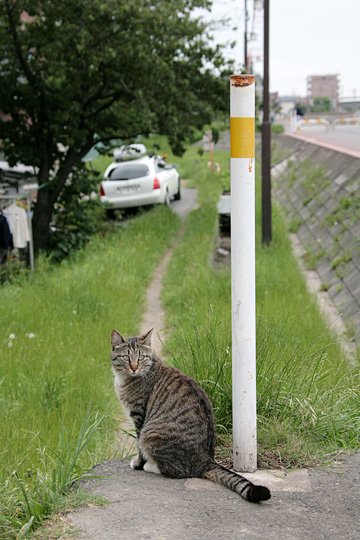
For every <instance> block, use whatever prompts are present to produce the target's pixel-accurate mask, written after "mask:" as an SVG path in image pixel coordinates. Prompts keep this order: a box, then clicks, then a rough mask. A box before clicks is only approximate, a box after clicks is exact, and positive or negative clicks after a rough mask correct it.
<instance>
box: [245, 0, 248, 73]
mask: <svg viewBox="0 0 360 540" xmlns="http://www.w3.org/2000/svg"><path fill="white" fill-rule="evenodd" d="M247 24H248V10H247V0H245V31H244V66H245V71H246V73H248V72H249V66H248V31H247Z"/></svg>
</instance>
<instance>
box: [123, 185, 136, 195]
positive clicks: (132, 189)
mask: <svg viewBox="0 0 360 540" xmlns="http://www.w3.org/2000/svg"><path fill="white" fill-rule="evenodd" d="M139 187H140V186H127V187H122V188H118V192H119V193H120V195H131V194H133V193H136V192H137V191H139Z"/></svg>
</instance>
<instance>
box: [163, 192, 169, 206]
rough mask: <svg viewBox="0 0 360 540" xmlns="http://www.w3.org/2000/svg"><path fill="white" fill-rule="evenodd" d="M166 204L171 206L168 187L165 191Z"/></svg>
mask: <svg viewBox="0 0 360 540" xmlns="http://www.w3.org/2000/svg"><path fill="white" fill-rule="evenodd" d="M164 204H165V206H170V195H169V190H168V189H167V190H166V191H165V199H164Z"/></svg>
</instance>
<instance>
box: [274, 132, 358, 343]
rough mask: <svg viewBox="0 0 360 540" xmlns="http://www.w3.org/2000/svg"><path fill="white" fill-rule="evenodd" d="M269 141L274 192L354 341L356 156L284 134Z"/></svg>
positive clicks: (309, 263)
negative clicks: (274, 158)
mask: <svg viewBox="0 0 360 540" xmlns="http://www.w3.org/2000/svg"><path fill="white" fill-rule="evenodd" d="M273 145H274V154H275V155H276V154H277V155H278V157H279V159H280V162H279V163H278V164H277V166H276V167H275V168H274V169H273V180H274V194H275V197H276V199H277V200H278V202H279V203H280V205H281V206H282V207H283V208H284V209H285V212H286V214H287V219H288V222H289V228H290V230H291V231H292V232H293V233H295V234H296V235H297V237H298V239H299V240H300V242H301V244H302V246H303V249H304V259H305V263H306V265H307V267H308V268H310V269H312V270H315V271H316V272H317V273H318V275H319V277H320V279H321V283H322V286H321V288H322V290H323V291H327V292H328V294H329V296H330V298H331V300H332V301H333V302H334V304H335V306H336V307H337V309H338V311H339V312H340V314H341V317H342V318H343V320H344V322H345V324H346V326H347V334H348V337H349V338H350V339H353V340H356V341H357V344H358V346H359V343H360V195H359V188H360V159H358V158H356V157H352V156H349V155H346V154H343V153H341V152H336V151H334V150H330V149H327V148H322V147H320V146H317V145H316V144H311V143H308V142H305V141H302V140H297V139H293V138H291V137H288V136H277V137H273Z"/></svg>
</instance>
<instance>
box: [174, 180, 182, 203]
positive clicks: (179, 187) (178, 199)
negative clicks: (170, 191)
mask: <svg viewBox="0 0 360 540" xmlns="http://www.w3.org/2000/svg"><path fill="white" fill-rule="evenodd" d="M180 199H181V186H180V178H179V181H178V190H177V192H176V193H175V196H174V201H180Z"/></svg>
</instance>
